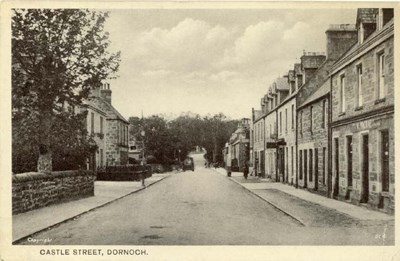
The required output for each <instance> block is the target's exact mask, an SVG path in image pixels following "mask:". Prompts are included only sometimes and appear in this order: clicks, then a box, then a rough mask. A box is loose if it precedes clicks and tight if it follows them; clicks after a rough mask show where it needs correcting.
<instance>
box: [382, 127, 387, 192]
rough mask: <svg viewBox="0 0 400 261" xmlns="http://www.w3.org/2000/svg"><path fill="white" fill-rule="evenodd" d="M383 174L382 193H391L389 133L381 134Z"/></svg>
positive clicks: (385, 131)
mask: <svg viewBox="0 0 400 261" xmlns="http://www.w3.org/2000/svg"><path fill="white" fill-rule="evenodd" d="M381 136H382V139H381V141H382V143H381V146H382V148H381V152H382V153H381V173H382V191H385V192H388V191H389V131H388V130H384V131H382V132H381Z"/></svg>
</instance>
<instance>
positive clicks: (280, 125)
mask: <svg viewBox="0 0 400 261" xmlns="http://www.w3.org/2000/svg"><path fill="white" fill-rule="evenodd" d="M279 130H280V131H279V132H280V133H281V134H282V112H281V111H280V112H279Z"/></svg>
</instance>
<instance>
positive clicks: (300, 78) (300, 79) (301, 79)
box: [297, 74, 303, 88]
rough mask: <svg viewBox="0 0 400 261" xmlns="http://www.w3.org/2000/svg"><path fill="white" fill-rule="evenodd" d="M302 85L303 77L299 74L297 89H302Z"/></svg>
mask: <svg viewBox="0 0 400 261" xmlns="http://www.w3.org/2000/svg"><path fill="white" fill-rule="evenodd" d="M302 84H303V75H301V74H299V75H297V88H300V86H301V85H302Z"/></svg>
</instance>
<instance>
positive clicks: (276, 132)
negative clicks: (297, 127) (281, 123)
mask: <svg viewBox="0 0 400 261" xmlns="http://www.w3.org/2000/svg"><path fill="white" fill-rule="evenodd" d="M275 112H276V113H275V114H276V117H275V123H276V127H275V135H276V137H275V144H276V157H275V177H276V178H275V181H276V182H279V181H280V179H279V173H278V152H279V151H278V130H279V127H278V110H277V109H275Z"/></svg>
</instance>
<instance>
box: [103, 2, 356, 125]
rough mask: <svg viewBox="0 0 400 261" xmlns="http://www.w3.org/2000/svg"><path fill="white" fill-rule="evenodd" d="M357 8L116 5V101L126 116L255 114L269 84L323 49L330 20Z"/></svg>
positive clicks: (347, 17) (351, 19) (350, 15)
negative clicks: (308, 54) (305, 55)
mask: <svg viewBox="0 0 400 261" xmlns="http://www.w3.org/2000/svg"><path fill="white" fill-rule="evenodd" d="M356 12H357V11H356V9H340V10H333V9H330V10H316V9H314V10H307V9H302V10H299V9H286V10H285V9H261V10H260V9H258V10H257V9H254V10H251V9H241V10H238V9H236V10H235V9H190V10H189V9H188V10H182V9H175V10H174V9H169V10H166V9H134V10H110V17H109V18H108V20H107V21H106V24H105V30H106V31H108V32H109V33H110V40H111V45H110V50H111V51H113V52H114V51H121V59H122V61H121V64H120V69H119V72H118V78H117V79H115V80H111V81H110V85H111V89H112V91H113V94H112V95H113V96H112V103H113V105H114V106H115V107H116V108H117V109H118V110H119V111H120V112H121V113H122V115H124V116H125V117H126V118H129V117H131V116H141V113H142V112H143V115H144V116H145V117H146V116H150V115H154V114H164V115H169V116H175V115H179V114H181V113H183V112H188V111H191V112H193V113H198V114H200V115H203V116H204V115H207V114H216V113H219V112H222V113H224V114H225V115H227V116H228V117H230V118H232V119H240V118H243V117H247V118H249V117H250V116H251V109H252V108H253V107H254V108H255V109H259V108H260V99H261V97H262V96H263V95H264V94H265V93H266V92H267V90H268V87H269V85H270V84H271V83H272V82H273V81H274V80H275V79H276V78H277V77H282V76H283V75H285V74H287V72H288V70H289V69H292V68H293V64H294V63H296V62H299V59H300V57H301V55H302V53H303V51H308V52H311V51H312V52H314V51H316V52H324V51H325V47H326V36H325V31H326V29H327V28H328V27H329V25H330V24H354V23H355V20H356Z"/></svg>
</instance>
